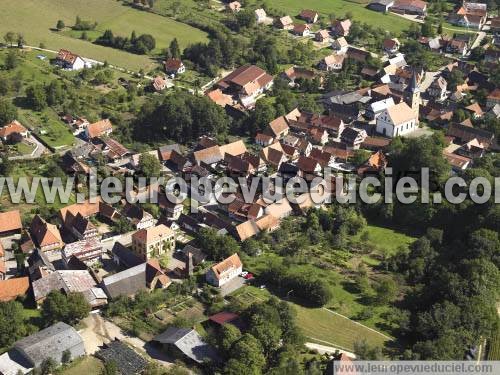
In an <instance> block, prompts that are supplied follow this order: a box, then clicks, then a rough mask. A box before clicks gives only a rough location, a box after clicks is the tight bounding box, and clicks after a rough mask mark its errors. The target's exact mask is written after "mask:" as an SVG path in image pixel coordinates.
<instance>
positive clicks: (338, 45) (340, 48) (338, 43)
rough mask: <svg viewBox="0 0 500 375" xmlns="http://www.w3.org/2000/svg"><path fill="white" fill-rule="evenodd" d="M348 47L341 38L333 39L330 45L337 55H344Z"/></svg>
mask: <svg viewBox="0 0 500 375" xmlns="http://www.w3.org/2000/svg"><path fill="white" fill-rule="evenodd" d="M348 47H349V43H347V40H346V39H345V38H344V37H343V36H341V37H340V38H337V39H335V40H334V41H333V43H332V48H333V49H334V50H335V51H337V53H338V54H345V53H346V52H347V48H348Z"/></svg>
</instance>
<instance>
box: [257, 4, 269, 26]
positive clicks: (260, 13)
mask: <svg viewBox="0 0 500 375" xmlns="http://www.w3.org/2000/svg"><path fill="white" fill-rule="evenodd" d="M254 13H255V21H256V22H257V24H259V23H264V22H266V20H267V14H266V11H265V10H264V9H262V8H259V9H255V11H254Z"/></svg>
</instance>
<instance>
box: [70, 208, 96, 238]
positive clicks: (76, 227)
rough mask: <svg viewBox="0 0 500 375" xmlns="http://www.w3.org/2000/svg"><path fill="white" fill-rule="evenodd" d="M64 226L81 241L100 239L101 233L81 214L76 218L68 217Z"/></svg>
mask: <svg viewBox="0 0 500 375" xmlns="http://www.w3.org/2000/svg"><path fill="white" fill-rule="evenodd" d="M70 218H71V219H70ZM64 226H65V227H66V228H68V229H69V230H70V231H71V232H72V234H73V235H74V236H76V238H78V239H79V240H89V239H92V238H97V237H99V231H98V230H97V228H96V226H95V225H94V224H93V223H92V222H91V221H90V219H89V218H88V217H83V216H82V214H81V213H80V212H78V213H77V214H76V216H75V217H71V215H67V219H66V221H65V222H64Z"/></svg>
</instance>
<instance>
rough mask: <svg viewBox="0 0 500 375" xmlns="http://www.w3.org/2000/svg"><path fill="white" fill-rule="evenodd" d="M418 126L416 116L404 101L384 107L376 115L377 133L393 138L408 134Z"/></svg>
mask: <svg viewBox="0 0 500 375" xmlns="http://www.w3.org/2000/svg"><path fill="white" fill-rule="evenodd" d="M417 128H418V118H417V116H416V115H415V113H414V112H413V111H412V109H411V108H410V107H409V106H408V104H406V103H405V102H401V103H399V104H396V105H394V106H392V107H389V108H387V109H385V110H384V111H383V112H382V113H381V114H380V116H378V117H377V128H376V129H377V133H379V134H382V135H384V136H386V137H390V138H394V137H397V136H403V135H406V134H409V133H411V132H413V131H415V130H417Z"/></svg>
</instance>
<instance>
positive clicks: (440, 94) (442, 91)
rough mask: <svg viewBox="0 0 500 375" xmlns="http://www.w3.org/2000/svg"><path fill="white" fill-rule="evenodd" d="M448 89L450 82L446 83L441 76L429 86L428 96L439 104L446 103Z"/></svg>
mask: <svg viewBox="0 0 500 375" xmlns="http://www.w3.org/2000/svg"><path fill="white" fill-rule="evenodd" d="M447 87H448V82H446V80H445V79H444V78H443V77H441V76H439V77H438V78H436V79H435V80H434V81H433V82H432V83H431V85H430V86H429V88H428V89H427V94H429V96H430V97H432V98H433V99H434V100H436V101H438V102H442V101H445V100H446V99H447V98H448V91H447V90H446V89H447Z"/></svg>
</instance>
